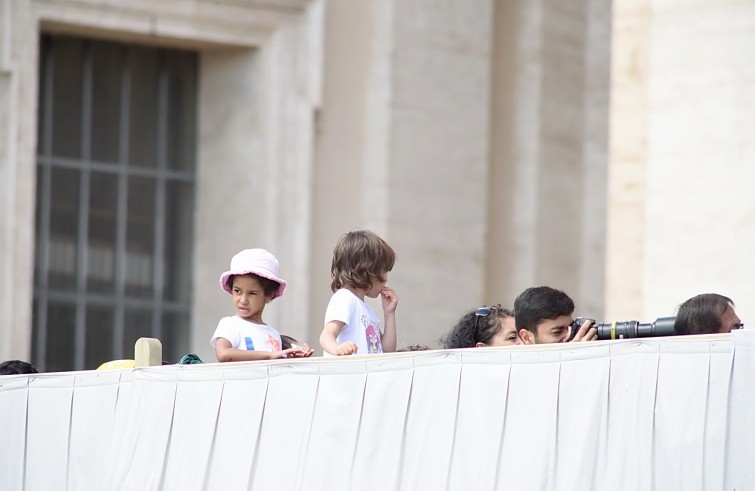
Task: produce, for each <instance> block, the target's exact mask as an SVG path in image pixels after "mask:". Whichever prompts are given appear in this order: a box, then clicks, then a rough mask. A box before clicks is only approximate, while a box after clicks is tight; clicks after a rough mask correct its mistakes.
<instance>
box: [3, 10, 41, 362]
mask: <svg viewBox="0 0 755 491" xmlns="http://www.w3.org/2000/svg"><path fill="white" fill-rule="evenodd" d="M31 10H32V6H31V5H30V3H29V2H25V1H22V0H0V115H2V117H1V118H0V261H2V262H1V263H0V360H6V359H12V358H19V359H23V360H29V359H30V357H31V332H32V330H31V325H32V294H33V292H32V285H33V277H34V263H33V254H32V253H30V251H29V248H30V246H31V247H32V249H31V250H32V251H33V244H34V207H35V204H34V198H35V195H36V193H35V175H36V169H35V163H36V159H35V144H36V135H37V132H36V131H35V121H36V118H37V115H36V107H37V102H36V100H37V72H36V69H37V64H36V63H34V62H29V60H34V59H36V53H37V30H36V23H35V19H34V17H33V15H32V12H31Z"/></svg>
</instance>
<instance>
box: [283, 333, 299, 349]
mask: <svg viewBox="0 0 755 491" xmlns="http://www.w3.org/2000/svg"><path fill="white" fill-rule="evenodd" d="M301 345H302V343H300V342H299V341H297V340H296V339H294V338H292V337H291V336H286V335H285V334H281V349H282V350H286V349H290V348H293V347H299V346H301Z"/></svg>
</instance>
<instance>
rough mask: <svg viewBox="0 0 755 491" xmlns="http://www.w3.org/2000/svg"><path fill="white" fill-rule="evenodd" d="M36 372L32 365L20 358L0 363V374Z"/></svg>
mask: <svg viewBox="0 0 755 491" xmlns="http://www.w3.org/2000/svg"><path fill="white" fill-rule="evenodd" d="M23 373H38V372H37V369H36V368H34V365H32V364H31V363H27V362H25V361H21V360H8V361H4V362H2V363H0V375H18V374H23Z"/></svg>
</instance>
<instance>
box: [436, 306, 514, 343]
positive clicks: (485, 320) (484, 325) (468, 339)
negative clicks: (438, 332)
mask: <svg viewBox="0 0 755 491" xmlns="http://www.w3.org/2000/svg"><path fill="white" fill-rule="evenodd" d="M477 310H478V309H475V310H472V311H470V312H467V313H466V314H464V315H463V316H462V318H461V319H459V322H458V323H457V324H456V325H455V326H454V327H453V329H451V332H449V333H448V335H447V336H446V337H445V338H442V339H441V340H440V342H441V343H442V344H443V347H444V348H448V349H452V348H474V347H475V346H477V343H484V344H490V340H491V339H493V337H494V336H495V335H496V334H498V332H499V331H500V330H501V319H505V318H506V317H514V311H513V310H511V309H507V308H504V307H501V304H498V305H494V306H492V307H490V315H487V316H479V315H476V312H477Z"/></svg>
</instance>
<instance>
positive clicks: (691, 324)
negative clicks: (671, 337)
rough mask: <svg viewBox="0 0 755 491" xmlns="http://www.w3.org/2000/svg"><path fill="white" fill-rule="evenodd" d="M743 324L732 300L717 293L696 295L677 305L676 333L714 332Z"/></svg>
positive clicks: (740, 326) (722, 331)
mask: <svg viewBox="0 0 755 491" xmlns="http://www.w3.org/2000/svg"><path fill="white" fill-rule="evenodd" d="M743 327H744V324H742V321H741V320H740V319H739V317H738V316H737V313H736V312H734V302H732V301H731V299H730V298H729V297H724V296H723V295H718V294H717V293H703V294H701V295H696V296H694V297H692V298H690V299H689V300H687V301H685V302H684V303H683V304H681V305H680V306H679V312H678V313H677V314H676V322H675V323H674V331H675V333H676V334H682V335H683V334H716V333H727V332H731V331H733V330H735V329H742V328H743Z"/></svg>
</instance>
